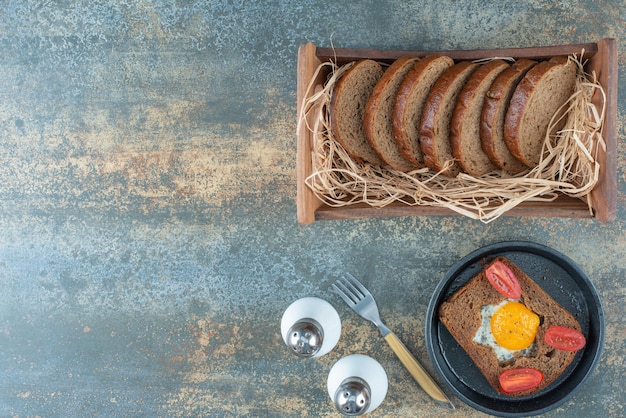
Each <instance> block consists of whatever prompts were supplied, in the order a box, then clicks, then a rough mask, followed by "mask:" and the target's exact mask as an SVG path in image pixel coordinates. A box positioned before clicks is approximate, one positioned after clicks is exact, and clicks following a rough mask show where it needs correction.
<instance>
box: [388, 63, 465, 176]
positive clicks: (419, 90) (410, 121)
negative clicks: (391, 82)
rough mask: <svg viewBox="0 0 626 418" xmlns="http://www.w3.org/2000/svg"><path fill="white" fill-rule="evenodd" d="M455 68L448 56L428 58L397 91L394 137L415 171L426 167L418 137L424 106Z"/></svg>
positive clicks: (416, 66) (409, 75)
mask: <svg viewBox="0 0 626 418" xmlns="http://www.w3.org/2000/svg"><path fill="white" fill-rule="evenodd" d="M453 65H454V60H453V59H452V58H450V57H448V56H445V55H440V54H430V55H426V56H425V57H424V58H422V59H421V60H419V61H418V62H417V63H416V64H415V65H414V66H413V67H412V68H411V69H410V70H409V72H408V73H407V74H406V76H405V77H404V80H403V81H402V84H400V87H399V88H398V94H397V95H396V101H395V103H394V107H393V135H394V138H395V139H396V143H397V144H398V148H399V149H400V153H401V154H402V156H403V157H404V158H405V159H406V160H407V161H409V162H410V163H411V164H413V165H415V167H418V168H422V167H425V166H426V165H425V164H424V154H423V153H422V149H421V147H420V135H419V124H420V119H421V117H422V109H423V108H424V102H425V101H426V97H427V96H428V93H430V90H431V89H432V87H433V85H434V84H435V82H436V81H437V79H438V78H439V76H441V74H442V73H443V72H444V71H445V70H447V69H448V68H450V67H452V66H453Z"/></svg>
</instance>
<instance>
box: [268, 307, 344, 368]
mask: <svg viewBox="0 0 626 418" xmlns="http://www.w3.org/2000/svg"><path fill="white" fill-rule="evenodd" d="M280 330H281V334H282V337H283V341H284V342H285V344H287V346H288V347H289V348H290V349H291V351H292V352H293V353H294V354H296V355H297V356H299V357H319V356H323V355H324V354H327V353H328V352H329V351H330V350H332V349H333V347H334V346H335V345H336V344H337V342H338V341H339V337H340V336H341V320H340V319H339V314H338V313H337V311H336V310H335V308H333V306H332V305H331V304H330V303H328V302H327V301H325V300H323V299H320V298H316V297H304V298H302V299H298V300H296V301H295V302H293V303H292V304H291V305H289V307H288V308H287V309H286V310H285V312H284V313H283V317H282V320H281V323H280Z"/></svg>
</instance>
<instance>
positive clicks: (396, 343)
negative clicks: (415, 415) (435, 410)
mask: <svg viewBox="0 0 626 418" xmlns="http://www.w3.org/2000/svg"><path fill="white" fill-rule="evenodd" d="M385 341H387V343H388V344H389V346H390V347H391V349H392V350H393V352H394V353H395V354H396V356H398V358H399V359H400V361H401V362H402V364H404V367H406V369H407V370H408V371H409V373H411V376H413V378H414V379H415V380H416V381H417V383H419V385H420V386H421V387H422V389H424V391H425V392H426V393H427V394H428V395H429V396H430V397H431V398H433V399H434V400H436V401H437V402H438V403H439V404H441V405H442V406H444V407H446V408H448V409H452V410H453V409H454V406H453V405H452V402H450V399H448V397H447V396H446V394H445V393H443V391H442V390H441V389H440V388H439V386H438V385H437V383H436V382H435V381H434V380H433V378H432V377H430V375H429V374H428V372H427V371H426V370H425V369H424V368H423V367H422V365H421V364H419V363H418V361H417V360H416V359H415V357H414V356H413V354H411V352H410V351H409V350H408V349H407V348H406V346H405V345H404V344H403V343H402V341H400V339H399V338H398V337H396V335H395V334H394V333H393V332H390V333H389V334H387V335H386V336H385Z"/></svg>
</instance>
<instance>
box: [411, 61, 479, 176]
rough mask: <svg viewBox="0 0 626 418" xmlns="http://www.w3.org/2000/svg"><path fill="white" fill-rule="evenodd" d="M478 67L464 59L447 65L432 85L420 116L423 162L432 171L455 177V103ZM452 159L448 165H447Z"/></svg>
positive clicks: (458, 168)
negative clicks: (452, 142) (452, 141)
mask: <svg viewBox="0 0 626 418" xmlns="http://www.w3.org/2000/svg"><path fill="white" fill-rule="evenodd" d="M477 68H478V64H476V63H473V62H470V61H461V62H458V63H456V64H455V65H454V66H452V67H450V68H448V69H447V70H446V71H445V72H444V73H443V74H442V75H441V76H440V77H439V78H438V79H437V82H436V83H435V85H434V86H433V88H432V89H431V91H430V93H429V94H428V97H427V98H426V103H425V104H424V110H423V111H422V118H421V120H420V130H419V132H420V138H421V139H420V146H421V148H422V152H423V153H424V163H425V164H426V166H427V167H428V168H429V169H431V170H432V171H436V172H441V174H443V175H444V176H447V177H456V176H457V175H458V174H459V172H460V167H459V164H458V163H457V162H456V161H455V160H454V156H453V155H452V146H451V145H450V120H451V119H452V112H453V111H454V105H455V103H456V100H457V98H458V96H459V93H460V92H461V89H462V88H463V86H464V85H465V82H466V81H467V79H468V78H469V77H470V76H471V75H472V73H473V72H474V71H475V70H476V69H477ZM448 162H451V164H450V165H449V166H446V164H447V163H448Z"/></svg>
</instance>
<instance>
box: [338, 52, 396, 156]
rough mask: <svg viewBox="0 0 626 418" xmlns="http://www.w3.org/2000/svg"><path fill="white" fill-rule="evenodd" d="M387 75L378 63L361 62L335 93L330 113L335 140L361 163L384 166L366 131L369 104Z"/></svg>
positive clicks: (345, 77)
mask: <svg viewBox="0 0 626 418" xmlns="http://www.w3.org/2000/svg"><path fill="white" fill-rule="evenodd" d="M383 73H384V70H383V68H382V66H381V65H380V64H379V63H378V62H376V61H374V60H369V59H366V60H360V61H358V62H356V63H355V64H354V65H353V66H352V68H350V69H349V70H348V71H346V73H345V74H343V76H342V77H341V78H340V79H339V81H337V84H336V86H335V89H334V90H333V93H332V97H331V102H330V112H329V113H330V126H331V131H332V134H333V137H334V138H335V139H336V140H337V142H339V144H341V146H342V147H343V148H344V149H345V150H346V152H347V153H348V154H350V156H351V157H352V158H353V159H354V160H355V161H356V162H358V163H366V162H367V163H371V164H374V165H382V164H383V161H382V160H381V158H380V157H379V156H378V154H377V153H376V151H374V149H373V148H372V146H371V144H370V143H369V141H368V140H367V137H366V136H365V130H364V129H363V114H364V112H365V104H366V103H367V100H368V99H369V97H370V96H371V94H372V91H373V90H374V87H375V86H376V83H377V82H378V81H379V80H380V78H381V77H382V76H383Z"/></svg>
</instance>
